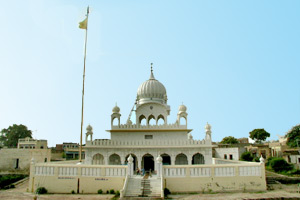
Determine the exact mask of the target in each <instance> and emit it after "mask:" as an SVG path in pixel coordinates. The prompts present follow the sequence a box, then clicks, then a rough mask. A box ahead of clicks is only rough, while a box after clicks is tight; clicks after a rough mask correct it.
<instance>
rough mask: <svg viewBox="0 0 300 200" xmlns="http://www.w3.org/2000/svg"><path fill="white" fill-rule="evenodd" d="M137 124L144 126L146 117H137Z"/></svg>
mask: <svg viewBox="0 0 300 200" xmlns="http://www.w3.org/2000/svg"><path fill="white" fill-rule="evenodd" d="M139 124H140V125H146V117H145V116H144V115H141V116H140V117H139Z"/></svg>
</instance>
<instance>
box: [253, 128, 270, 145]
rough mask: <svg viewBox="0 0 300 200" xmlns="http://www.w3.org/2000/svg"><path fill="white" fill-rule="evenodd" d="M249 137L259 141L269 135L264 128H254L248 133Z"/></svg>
mask: <svg viewBox="0 0 300 200" xmlns="http://www.w3.org/2000/svg"><path fill="white" fill-rule="evenodd" d="M249 137H250V138H251V139H252V140H255V142H256V143H261V142H262V141H265V140H266V139H267V138H268V137H270V133H268V132H267V131H265V129H254V130H253V131H251V132H250V133H249Z"/></svg>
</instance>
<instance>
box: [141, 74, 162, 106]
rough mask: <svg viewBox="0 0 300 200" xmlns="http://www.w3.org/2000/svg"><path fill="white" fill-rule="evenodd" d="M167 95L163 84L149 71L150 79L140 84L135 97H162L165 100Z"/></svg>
mask: <svg viewBox="0 0 300 200" xmlns="http://www.w3.org/2000/svg"><path fill="white" fill-rule="evenodd" d="M166 97H167V91H166V88H165V86H164V85H163V84H162V83H161V82H159V81H158V80H156V79H155V78H154V75H153V72H152V71H151V75H150V79H149V80H147V81H145V82H144V83H142V84H141V85H140V87H139V88H138V91H137V98H138V100H140V99H144V98H146V99H151V98H155V99H162V100H165V99H166Z"/></svg>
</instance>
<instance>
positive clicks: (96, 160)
mask: <svg viewBox="0 0 300 200" xmlns="http://www.w3.org/2000/svg"><path fill="white" fill-rule="evenodd" d="M92 165H104V157H103V155H101V154H100V153H97V154H95V155H94V156H93V161H92Z"/></svg>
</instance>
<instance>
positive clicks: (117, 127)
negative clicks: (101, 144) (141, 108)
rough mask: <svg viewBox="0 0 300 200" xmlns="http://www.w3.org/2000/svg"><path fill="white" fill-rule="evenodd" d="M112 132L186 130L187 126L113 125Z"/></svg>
mask: <svg viewBox="0 0 300 200" xmlns="http://www.w3.org/2000/svg"><path fill="white" fill-rule="evenodd" d="M111 129H112V130H118V129H187V125H179V124H177V123H175V124H161V125H138V124H120V125H116V126H115V125H113V126H112V127H111Z"/></svg>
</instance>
